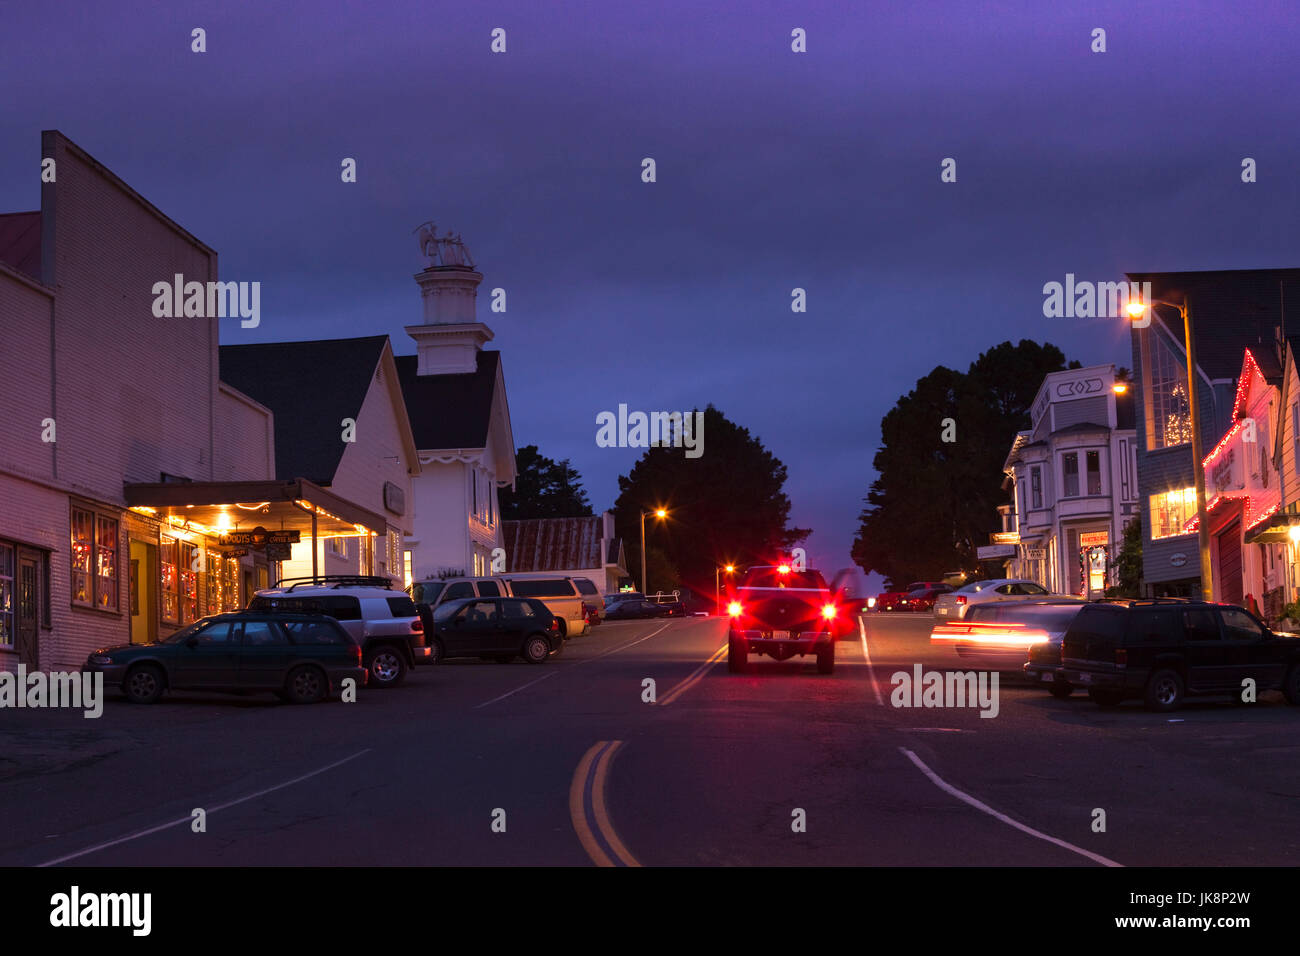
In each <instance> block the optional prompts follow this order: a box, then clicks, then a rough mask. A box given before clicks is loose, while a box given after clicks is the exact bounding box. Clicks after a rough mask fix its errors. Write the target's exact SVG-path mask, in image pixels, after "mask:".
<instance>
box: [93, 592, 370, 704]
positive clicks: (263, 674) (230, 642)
mask: <svg viewBox="0 0 1300 956" xmlns="http://www.w3.org/2000/svg"><path fill="white" fill-rule="evenodd" d="M82 672H83V673H92V674H93V673H99V674H103V675H104V683H106V684H110V685H112V684H116V685H118V686H120V687H121V688H122V692H123V693H124V694H126V697H127V700H130V701H132V702H134V703H137V704H152V703H155V702H157V701H158V700H159V699H160V698H161V697H162V695H163V693H164V692H165V691H168V690H210V691H222V692H226V693H237V694H243V693H253V692H258V691H265V692H269V693H272V694H275V695H276V696H277V697H279V698H280V699H281V700H284V701H286V702H289V703H294V704H314V703H316V702H317V701H321V700H324V699H325V698H326V697H327V696H329V695H330V694H331V693H334V692H336V691H338V690H339V689H340V688H341V687H342V684H343V681H344V680H348V679H351V680H354V681H356V686H358V687H362V686H364V685H365V683H366V669H365V668H364V667H362V666H361V646H360V645H359V644H357V642H356V641H355V640H353V638H352V636H351V635H350V634H349V633H348V632H347V631H345V630H344V629H343V628H342V626H341V625H340V624H339V622H338V621H336V620H334V618H332V617H326V616H324V615H319V614H274V613H272V614H266V613H259V612H255V611H239V612H235V613H232V614H218V615H215V616H213V617H205V618H203V619H202V620H200V621H196V622H195V623H193V624H191V625H190V626H189V627H187V628H184V629H183V630H180V631H177V632H176V633H175V634H172V635H171V636H170V637H165V638H163V639H162V640H161V641H157V642H155V643H151V644H122V645H118V646H117V647H105V648H102V649H100V650H97V651H95V652H94V653H93V654H91V655H90V657H89V658H87V660H86V664H85V666H84V667H83V668H82Z"/></svg>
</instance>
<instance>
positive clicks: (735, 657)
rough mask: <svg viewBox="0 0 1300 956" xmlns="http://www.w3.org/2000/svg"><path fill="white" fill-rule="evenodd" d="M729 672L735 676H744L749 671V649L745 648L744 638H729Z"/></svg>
mask: <svg viewBox="0 0 1300 956" xmlns="http://www.w3.org/2000/svg"><path fill="white" fill-rule="evenodd" d="M727 670H729V671H731V673H733V674H744V673H745V672H746V671H748V670H749V648H748V647H746V646H745V639H744V638H743V637H741V638H735V637H728V638H727Z"/></svg>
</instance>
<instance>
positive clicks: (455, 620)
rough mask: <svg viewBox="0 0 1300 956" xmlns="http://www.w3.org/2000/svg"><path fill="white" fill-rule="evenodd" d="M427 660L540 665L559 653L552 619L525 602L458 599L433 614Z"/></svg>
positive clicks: (536, 604)
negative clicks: (470, 659) (430, 650)
mask: <svg viewBox="0 0 1300 956" xmlns="http://www.w3.org/2000/svg"><path fill="white" fill-rule="evenodd" d="M433 622H434V633H433V644H432V646H433V656H434V660H436V661H441V660H445V659H447V658H449V657H478V658H481V659H482V660H497V661H501V662H502V663H505V662H509V661H512V660H514V659H515V658H516V657H522V658H523V659H524V660H526V661H528V663H530V664H541V663H542V662H543V661H545V660H546V659H547V658H548V657H550V656H551V655H552V654H559V653H560V652H561V651H562V650H563V648H564V638H563V637H562V636H560V626H559V622H558V620H557V619H556V617H555V615H554V614H552V613H551V611H550V609H549V608H547V606H546V605H545V604H544V603H542V602H541V601H539V600H536V599H529V598H460V599H457V600H455V601H446V602H444V603H442V604H439V605H438V608H437V610H436V611H434V612H433Z"/></svg>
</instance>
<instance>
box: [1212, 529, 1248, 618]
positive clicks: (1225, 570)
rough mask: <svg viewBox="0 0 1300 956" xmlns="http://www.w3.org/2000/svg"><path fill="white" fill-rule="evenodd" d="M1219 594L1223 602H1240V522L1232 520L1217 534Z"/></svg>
mask: <svg viewBox="0 0 1300 956" xmlns="http://www.w3.org/2000/svg"><path fill="white" fill-rule="evenodd" d="M1216 537H1217V540H1218V542H1219V595H1220V600H1222V601H1223V602H1224V603H1225V604H1241V603H1242V599H1243V598H1244V597H1245V594H1244V592H1243V590H1242V586H1241V522H1240V521H1234V522H1232V524H1230V525H1228V527H1226V528H1224V529H1223V531H1222V532H1221V533H1220V534H1218V535H1217V536H1216Z"/></svg>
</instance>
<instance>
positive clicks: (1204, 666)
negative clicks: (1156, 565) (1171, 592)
mask: <svg viewBox="0 0 1300 956" xmlns="http://www.w3.org/2000/svg"><path fill="white" fill-rule="evenodd" d="M1061 657H1062V666H1061V679H1063V680H1066V681H1068V682H1069V683H1071V684H1073V685H1074V686H1076V687H1086V688H1088V696H1089V697H1091V698H1092V700H1093V701H1094V702H1095V703H1097V704H1098V705H1100V706H1102V707H1114V706H1116V705H1118V704H1119V703H1120V702H1121V701H1123V700H1127V699H1130V698H1141V699H1142V700H1144V701H1145V703H1146V706H1147V708H1148V709H1149V710H1158V711H1167V710H1174V709H1175V708H1177V707H1178V706H1179V705H1180V704H1181V703H1182V702H1183V698H1184V697H1185V696H1187V695H1195V694H1228V695H1230V696H1233V697H1236V698H1238V699H1239V698H1240V696H1241V693H1242V689H1243V684H1242V682H1243V681H1244V680H1245V679H1246V678H1253V679H1254V681H1255V688H1256V690H1257V691H1264V690H1274V689H1280V690H1281V691H1282V692H1283V694H1285V695H1286V699H1287V702H1288V703H1291V704H1300V640H1297V639H1296V638H1290V637H1279V636H1277V635H1275V634H1273V633H1272V632H1271V631H1270V630H1269V629H1268V628H1267V627H1265V626H1264V625H1263V624H1261V623H1260V622H1259V620H1258V619H1257V618H1256V617H1254V615H1252V614H1250V612H1248V611H1246V610H1245V609H1243V608H1240V607H1236V606H1235V605H1231V604H1210V603H1206V602H1203V601H1185V600H1178V599H1175V598H1162V599H1156V600H1151V601H1119V602H1108V603H1103V604H1089V605H1088V606H1086V607H1084V608H1082V609H1080V611H1079V613H1078V615H1077V616H1076V617H1075V619H1074V620H1073V621H1072V622H1071V624H1070V627H1069V629H1068V630H1067V631H1066V632H1065V639H1064V642H1063V645H1062V652H1061Z"/></svg>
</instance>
